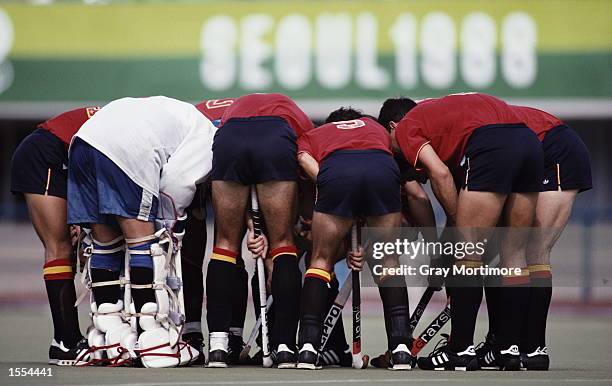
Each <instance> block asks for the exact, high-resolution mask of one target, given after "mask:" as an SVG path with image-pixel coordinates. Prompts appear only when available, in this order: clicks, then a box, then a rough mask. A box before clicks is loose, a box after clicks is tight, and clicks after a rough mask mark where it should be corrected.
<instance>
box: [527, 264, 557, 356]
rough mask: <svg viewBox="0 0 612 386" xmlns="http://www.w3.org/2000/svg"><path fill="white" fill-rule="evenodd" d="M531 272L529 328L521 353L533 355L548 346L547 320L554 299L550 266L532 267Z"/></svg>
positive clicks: (528, 312)
mask: <svg viewBox="0 0 612 386" xmlns="http://www.w3.org/2000/svg"><path fill="white" fill-rule="evenodd" d="M534 267H536V268H534ZM539 267H544V268H539ZM529 270H530V278H531V283H530V285H531V287H530V288H529V305H528V311H527V322H526V325H527V328H526V329H525V330H526V334H525V335H524V339H522V340H521V342H522V346H521V351H525V352H527V353H532V352H533V351H535V349H536V348H538V347H540V348H543V347H545V346H546V320H547V317H548V310H549V307H550V299H551V298H552V275H551V273H550V266H546V265H537V266H530V267H529Z"/></svg>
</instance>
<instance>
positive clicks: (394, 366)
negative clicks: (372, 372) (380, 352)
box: [387, 344, 412, 370]
mask: <svg viewBox="0 0 612 386" xmlns="http://www.w3.org/2000/svg"><path fill="white" fill-rule="evenodd" d="M387 368H388V369H389V370H412V354H411V353H410V350H409V349H408V346H406V345H405V344H398V345H397V347H396V348H395V350H393V351H391V360H390V361H389V366H388V367H387Z"/></svg>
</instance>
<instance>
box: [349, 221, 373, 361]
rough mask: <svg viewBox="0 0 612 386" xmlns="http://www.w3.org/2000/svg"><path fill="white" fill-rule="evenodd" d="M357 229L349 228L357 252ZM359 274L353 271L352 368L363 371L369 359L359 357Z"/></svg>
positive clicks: (354, 250) (352, 244) (352, 243)
mask: <svg viewBox="0 0 612 386" xmlns="http://www.w3.org/2000/svg"><path fill="white" fill-rule="evenodd" d="M358 231H359V230H358V227H357V224H354V225H353V227H352V228H351V250H352V251H353V252H357V251H358V249H359V243H358V237H357V233H358ZM359 274H360V272H359V271H357V270H353V272H352V274H351V275H352V278H351V280H352V281H353V368H355V369H365V368H366V367H368V362H369V359H370V358H369V357H368V356H367V355H364V356H363V357H362V356H361V278H360V276H359Z"/></svg>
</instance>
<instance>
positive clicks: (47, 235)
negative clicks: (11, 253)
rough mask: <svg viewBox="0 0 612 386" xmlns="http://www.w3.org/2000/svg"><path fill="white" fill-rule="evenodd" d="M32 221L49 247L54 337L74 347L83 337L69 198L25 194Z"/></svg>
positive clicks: (47, 264) (47, 258) (47, 278)
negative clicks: (78, 306)
mask: <svg viewBox="0 0 612 386" xmlns="http://www.w3.org/2000/svg"><path fill="white" fill-rule="evenodd" d="M25 199H26V203H27V206H28V212H29V214H30V219H31V221H32V225H33V226H34V229H35V230H36V233H37V234H38V237H39V238H40V240H41V242H42V243H43V245H44V248H45V264H44V269H43V277H44V280H45V287H46V290H47V297H48V299H49V306H50V307H51V316H52V319H53V330H54V334H53V337H54V340H55V342H56V343H57V345H58V347H55V346H52V349H54V350H57V349H60V350H61V348H60V347H66V348H73V347H75V346H76V344H77V343H78V342H79V341H80V340H81V339H82V338H83V336H82V335H81V331H80V328H79V319H78V312H77V308H76V307H75V306H74V303H75V301H76V293H75V288H74V265H75V261H73V248H72V243H71V240H70V230H69V227H68V225H66V200H65V199H63V198H60V197H54V196H44V195H40V194H31V193H26V194H25Z"/></svg>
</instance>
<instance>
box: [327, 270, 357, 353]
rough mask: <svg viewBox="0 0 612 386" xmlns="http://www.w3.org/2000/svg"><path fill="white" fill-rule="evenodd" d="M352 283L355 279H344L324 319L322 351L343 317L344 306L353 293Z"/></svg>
mask: <svg viewBox="0 0 612 386" xmlns="http://www.w3.org/2000/svg"><path fill="white" fill-rule="evenodd" d="M352 283H353V281H352V280H349V279H348V278H347V279H346V280H345V281H344V284H343V285H342V288H341V289H340V292H338V295H336V299H334V303H333V304H332V306H331V307H330V309H329V311H328V312H327V316H325V319H323V333H322V334H321V346H320V347H321V349H320V351H323V349H324V348H325V344H326V343H327V340H328V339H329V337H330V335H331V332H332V330H333V329H334V327H335V326H336V323H337V322H338V319H340V318H341V317H342V309H343V308H344V305H345V304H346V302H347V301H348V298H349V295H350V294H351V287H352Z"/></svg>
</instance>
